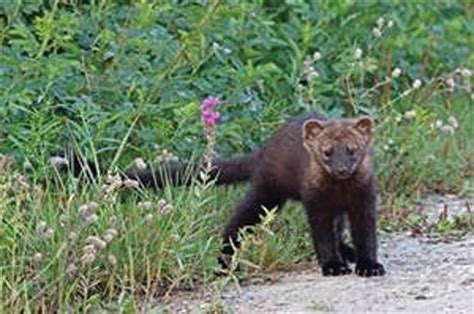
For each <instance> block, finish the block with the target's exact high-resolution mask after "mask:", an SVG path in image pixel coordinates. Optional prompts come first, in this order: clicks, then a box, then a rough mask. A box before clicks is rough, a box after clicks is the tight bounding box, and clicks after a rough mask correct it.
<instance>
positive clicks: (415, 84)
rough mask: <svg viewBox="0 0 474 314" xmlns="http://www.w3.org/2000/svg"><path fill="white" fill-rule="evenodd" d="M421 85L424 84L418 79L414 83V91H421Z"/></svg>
mask: <svg viewBox="0 0 474 314" xmlns="http://www.w3.org/2000/svg"><path fill="white" fill-rule="evenodd" d="M421 84H422V83H421V80H419V79H416V80H415V81H414V82H413V85H412V87H413V89H419V88H420V87H421Z"/></svg>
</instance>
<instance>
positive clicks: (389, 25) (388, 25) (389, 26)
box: [387, 20, 393, 28]
mask: <svg viewBox="0 0 474 314" xmlns="http://www.w3.org/2000/svg"><path fill="white" fill-rule="evenodd" d="M392 27H393V21H392V20H389V21H388V22H387V28H392Z"/></svg>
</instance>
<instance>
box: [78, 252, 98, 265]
mask: <svg viewBox="0 0 474 314" xmlns="http://www.w3.org/2000/svg"><path fill="white" fill-rule="evenodd" d="M95 258H96V255H95V253H86V254H84V255H82V257H81V264H82V266H87V265H89V264H92V262H93V261H94V260H95Z"/></svg>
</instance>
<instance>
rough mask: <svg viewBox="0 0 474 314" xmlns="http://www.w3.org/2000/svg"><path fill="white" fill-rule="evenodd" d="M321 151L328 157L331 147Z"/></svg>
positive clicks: (330, 153)
mask: <svg viewBox="0 0 474 314" xmlns="http://www.w3.org/2000/svg"><path fill="white" fill-rule="evenodd" d="M323 153H324V156H326V157H330V156H331V155H332V149H325V150H324V151H323Z"/></svg>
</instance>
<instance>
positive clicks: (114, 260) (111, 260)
mask: <svg viewBox="0 0 474 314" xmlns="http://www.w3.org/2000/svg"><path fill="white" fill-rule="evenodd" d="M107 259H108V260H109V263H110V265H112V266H114V267H115V266H117V258H116V257H115V256H114V255H113V254H109V256H108V258H107Z"/></svg>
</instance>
